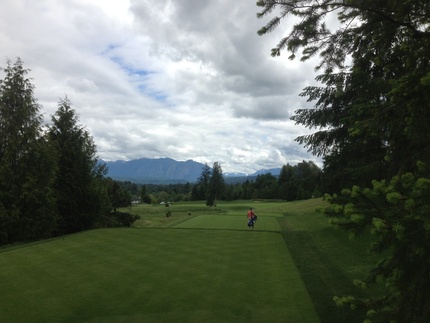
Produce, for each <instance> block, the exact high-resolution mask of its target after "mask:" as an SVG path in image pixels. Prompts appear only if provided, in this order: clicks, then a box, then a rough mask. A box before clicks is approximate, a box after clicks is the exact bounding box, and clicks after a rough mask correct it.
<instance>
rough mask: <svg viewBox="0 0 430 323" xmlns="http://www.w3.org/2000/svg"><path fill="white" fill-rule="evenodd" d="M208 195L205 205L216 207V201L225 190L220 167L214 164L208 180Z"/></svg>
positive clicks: (216, 163)
mask: <svg viewBox="0 0 430 323" xmlns="http://www.w3.org/2000/svg"><path fill="white" fill-rule="evenodd" d="M208 189H209V194H208V198H207V202H206V204H207V205H209V206H213V205H214V206H216V202H217V200H218V199H219V198H220V196H221V194H222V193H223V191H224V189H225V181H224V177H223V174H222V168H221V165H220V164H219V163H218V162H215V163H214V165H213V167H212V175H211V177H210V179H209V188H208Z"/></svg>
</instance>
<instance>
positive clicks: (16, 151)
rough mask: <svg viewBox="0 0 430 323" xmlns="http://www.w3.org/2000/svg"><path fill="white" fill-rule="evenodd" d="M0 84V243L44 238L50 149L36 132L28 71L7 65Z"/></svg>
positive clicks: (50, 215)
mask: <svg viewBox="0 0 430 323" xmlns="http://www.w3.org/2000/svg"><path fill="white" fill-rule="evenodd" d="M4 72H5V78H4V79H3V80H1V81H0V243H10V242H14V241H20V240H30V239H39V238H45V237H49V236H51V235H52V233H53V231H54V230H55V227H56V220H57V217H56V216H57V213H56V208H55V199H54V194H53V189H52V188H53V181H54V178H55V170H56V167H55V165H56V161H55V151H54V150H53V149H52V147H50V145H49V143H48V142H47V141H46V139H45V137H44V135H43V131H42V115H41V114H40V109H41V106H40V105H39V104H38V103H37V100H36V98H35V97H34V93H33V91H34V85H33V84H32V83H31V80H30V79H28V78H27V77H26V75H27V74H28V70H26V69H24V68H23V62H22V61H21V60H20V59H19V58H18V59H17V60H16V62H15V63H14V64H13V65H12V63H11V62H10V61H8V62H7V67H6V68H5V69H4Z"/></svg>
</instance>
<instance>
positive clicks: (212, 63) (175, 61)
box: [0, 0, 316, 173]
mask: <svg viewBox="0 0 430 323" xmlns="http://www.w3.org/2000/svg"><path fill="white" fill-rule="evenodd" d="M258 9H259V8H258V7H256V6H255V4H254V3H249V2H246V1H237V2H233V3H232V2H231V1H227V0H219V1H194V0H185V1H173V0H158V1H149V0H148V1H142V0H130V1H113V0H110V1H109V0H91V1H86V0H63V1H56V0H38V1H25V0H14V1H3V2H2V3H0V48H2V54H3V55H4V59H6V57H9V58H11V59H12V60H13V59H14V58H15V57H20V58H21V59H22V60H23V61H24V64H25V65H24V66H25V67H26V68H29V69H31V72H30V76H31V77H32V78H33V82H34V84H35V86H36V90H35V95H36V97H37V98H38V99H39V102H40V103H41V104H42V106H43V111H44V113H45V121H46V122H49V120H50V115H52V114H53V113H54V112H55V110H56V109H57V105H58V101H59V99H60V98H63V97H64V96H65V95H67V96H68V98H69V99H70V100H71V102H72V104H73V107H74V108H75V109H76V111H77V113H78V114H79V118H80V122H81V123H82V124H83V125H85V126H86V127H87V128H88V129H89V130H90V132H91V134H92V136H93V138H94V141H95V143H96V145H97V148H98V155H99V156H100V157H101V158H103V159H107V160H117V159H124V160H126V159H134V158H141V157H148V158H157V157H171V158H174V159H177V160H188V159H193V160H196V161H199V162H207V163H208V164H210V165H211V164H212V163H213V162H215V161H218V162H220V163H221V166H222V168H223V170H224V171H226V172H227V171H228V172H230V171H242V172H248V173H251V172H254V171H256V170H258V169H261V168H272V167H280V166H282V165H284V164H286V163H290V164H291V163H292V164H294V163H297V162H300V161H301V160H316V159H315V157H313V156H311V155H309V154H308V153H307V152H306V149H304V148H303V147H300V146H298V144H297V143H296V142H294V138H295V137H297V136H298V135H302V134H304V133H309V130H307V129H304V128H303V127H298V126H295V125H294V124H293V123H292V122H291V121H290V120H289V117H290V116H291V115H292V114H293V113H294V111H295V110H296V109H299V108H303V107H306V106H307V105H308V104H307V103H306V102H305V99H303V98H301V97H299V96H298V94H299V93H300V92H301V90H302V89H303V88H304V87H305V86H307V85H309V84H313V83H314V81H313V79H314V77H315V74H314V71H313V66H314V65H315V64H313V63H312V62H310V63H300V62H297V61H289V60H287V59H286V58H285V57H282V56H281V57H277V58H273V57H271V56H270V48H272V47H273V46H275V45H276V44H277V42H278V41H279V39H280V38H281V36H282V34H283V29H282V26H281V28H280V29H279V30H276V31H275V32H273V33H272V34H270V35H267V36H263V37H259V36H258V35H257V30H258V29H259V28H260V27H261V26H262V25H263V24H264V22H265V21H264V20H258V19H257V18H256V13H257V12H258ZM4 63H5V60H4ZM2 65H3V66H4V64H2Z"/></svg>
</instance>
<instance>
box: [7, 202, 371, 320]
mask: <svg viewBox="0 0 430 323" xmlns="http://www.w3.org/2000/svg"><path fill="white" fill-rule="evenodd" d="M322 203H323V202H322V201H321V200H309V201H303V202H294V203H286V202H261V201H260V202H257V201H253V202H250V201H235V202H228V203H225V202H222V203H218V206H217V207H216V208H209V207H206V206H204V204H203V203H202V202H199V203H196V202H189V203H175V204H172V205H171V206H170V207H168V208H167V207H165V206H162V205H156V206H153V205H139V206H133V207H132V208H130V209H129V211H130V212H132V213H134V214H138V215H140V216H141V219H140V220H139V221H137V222H136V223H135V227H134V228H129V229H102V230H93V231H88V232H83V233H80V234H75V235H70V236H67V237H64V238H59V239H53V240H49V241H45V242H41V243H36V244H27V245H21V246H16V247H14V248H2V249H0V318H1V319H0V320H1V321H4V322H319V321H322V322H343V321H346V320H348V321H350V322H356V321H358V319H359V318H360V315H359V314H358V313H354V312H352V314H351V313H350V312H349V311H343V310H339V309H338V308H336V307H335V306H334V303H333V301H332V297H333V296H334V295H344V294H345V293H348V292H350V291H351V290H352V289H353V288H354V286H353V285H352V279H353V278H357V275H360V274H363V273H365V271H366V270H367V269H368V266H369V261H370V260H371V259H370V258H369V256H368V255H367V254H366V252H363V251H362V249H363V246H364V244H365V242H364V241H358V245H357V243H355V244H354V243H351V242H350V241H349V240H348V237H347V235H346V233H344V232H341V231H336V230H335V229H334V228H332V227H331V226H330V225H329V224H328V222H327V219H325V218H324V217H323V216H321V215H319V214H317V213H316V212H315V208H316V207H317V206H319V205H321V204H322ZM249 207H253V208H254V209H255V210H256V213H257V215H258V217H259V218H258V221H257V224H256V228H255V230H254V231H252V230H249V229H248V228H247V226H246V211H247V209H248V208H249ZM168 210H169V211H170V212H171V216H170V217H166V215H165V214H166V212H167V211H168Z"/></svg>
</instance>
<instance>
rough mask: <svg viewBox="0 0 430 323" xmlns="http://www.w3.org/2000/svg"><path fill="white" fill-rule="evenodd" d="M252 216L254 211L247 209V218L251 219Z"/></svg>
mask: <svg viewBox="0 0 430 323" xmlns="http://www.w3.org/2000/svg"><path fill="white" fill-rule="evenodd" d="M253 216H254V211H252V210H249V211H248V219H251V218H252V217H253Z"/></svg>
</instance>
